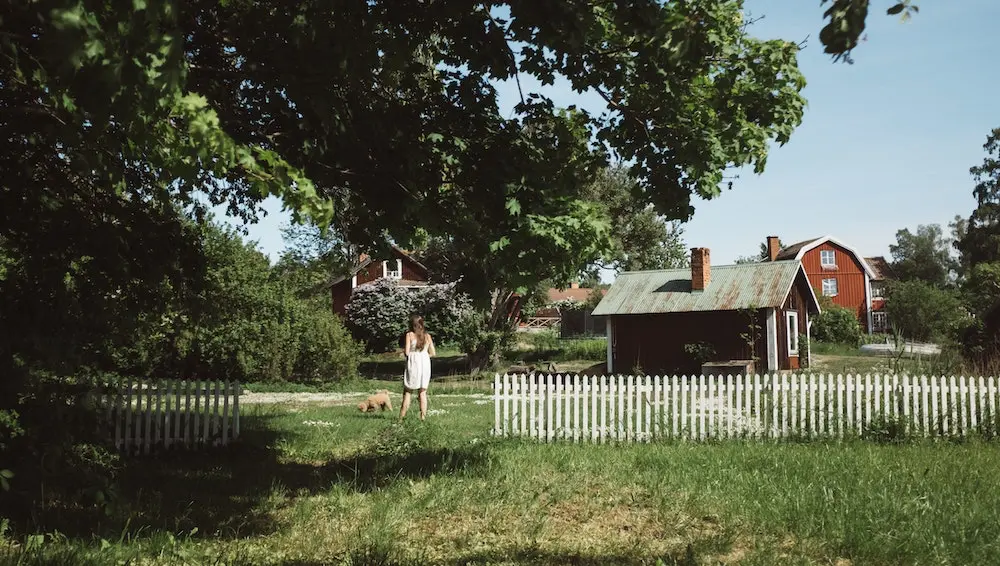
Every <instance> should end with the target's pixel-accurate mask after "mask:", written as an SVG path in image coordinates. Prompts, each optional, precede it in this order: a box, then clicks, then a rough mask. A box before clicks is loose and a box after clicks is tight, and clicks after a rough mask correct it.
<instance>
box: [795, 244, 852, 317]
mask: <svg viewBox="0 0 1000 566" xmlns="http://www.w3.org/2000/svg"><path fill="white" fill-rule="evenodd" d="M822 250H833V251H834V260H835V261H836V263H837V269H824V268H823V267H822V266H821V265H820V252H821V251H822ZM802 267H803V268H805V270H806V276H808V277H809V284H810V285H812V288H813V289H815V290H816V296H817V297H818V296H821V295H822V294H823V280H824V279H836V280H837V295H836V296H835V297H831V299H833V303H834V304H836V305H840V306H842V307H847V308H849V309H851V310H853V311H854V312H855V314H856V315H857V317H858V321H859V322H860V323H861V328H863V329H864V330H865V331H866V332H867V331H868V311H867V304H866V300H865V271H864V268H863V267H862V266H861V264H860V263H859V260H858V259H857V258H855V257H854V254H852V253H851V252H849V251H847V250H846V249H845V248H843V247H841V246H838V245H836V244H831V243H830V242H824V243H823V244H821V245H819V246H816V247H815V248H813V249H811V250H809V251H808V252H806V253H805V254H803V255H802Z"/></svg>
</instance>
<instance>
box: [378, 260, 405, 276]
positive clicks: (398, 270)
mask: <svg viewBox="0 0 1000 566" xmlns="http://www.w3.org/2000/svg"><path fill="white" fill-rule="evenodd" d="M382 276H383V277H388V278H389V279H402V278H403V260H401V259H397V260H396V266H395V269H390V268H389V262H387V261H383V262H382Z"/></svg>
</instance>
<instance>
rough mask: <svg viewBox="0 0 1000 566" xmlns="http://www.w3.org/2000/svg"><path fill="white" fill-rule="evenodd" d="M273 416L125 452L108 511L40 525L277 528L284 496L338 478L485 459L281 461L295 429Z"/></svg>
mask: <svg viewBox="0 0 1000 566" xmlns="http://www.w3.org/2000/svg"><path fill="white" fill-rule="evenodd" d="M274 418H275V417H274V416H271V415H247V416H246V417H245V418H244V420H243V423H244V430H243V431H241V437H240V440H239V441H237V442H235V443H233V444H232V445H230V446H226V447H219V448H211V449H206V450H204V451H187V452H185V451H164V452H161V453H159V454H154V455H150V456H141V455H140V456H132V457H126V458H125V466H124V468H123V469H122V471H121V474H120V478H119V479H120V481H119V484H118V498H117V500H116V503H115V504H114V505H113V506H112V507H110V508H109V512H108V514H102V513H101V512H100V510H99V509H97V508H87V509H75V510H69V509H65V508H63V509H53V510H52V511H51V512H50V515H51V516H49V517H45V518H44V519H45V522H44V524H45V527H46V529H47V530H49V531H53V530H55V531H58V532H60V533H62V534H64V535H66V536H68V537H73V538H91V537H93V536H99V537H104V538H111V539H117V538H118V537H119V536H122V535H123V533H124V532H129V533H138V532H140V531H143V532H146V533H147V534H149V531H153V532H155V531H169V532H171V533H173V534H174V536H186V535H192V536H194V537H195V538H200V537H211V538H217V539H224V540H229V539H233V538H238V537H247V536H260V535H267V534H271V533H274V532H276V531H277V530H278V528H279V525H278V524H277V522H276V519H275V517H274V513H275V512H276V511H278V510H279V509H280V508H281V507H282V506H284V505H286V504H287V502H288V499H293V498H295V497H299V496H309V495H315V494H319V493H323V492H326V491H328V490H330V489H331V488H333V487H335V486H338V485H340V486H345V487H347V488H348V489H351V490H355V491H358V492H370V491H373V490H376V489H381V488H385V487H388V486H390V485H392V484H394V483H396V482H398V481H407V480H410V479H418V478H426V477H429V476H431V475H433V474H449V473H459V472H468V471H473V472H474V471H476V470H478V469H482V464H483V463H484V461H485V453H484V451H483V449H482V448H481V447H477V446H469V447H468V448H462V449H447V448H426V447H419V446H418V447H416V448H413V449H411V450H409V451H399V452H398V453H387V454H386V453H383V454H375V453H372V454H364V455H359V456H356V457H351V458H344V459H333V460H328V461H320V462H313V463H304V462H288V461H283V460H282V458H281V457H280V451H279V450H278V448H277V446H278V445H279V444H280V443H285V442H294V439H295V437H296V436H297V434H296V433H294V432H292V431H284V430H282V431H279V430H277V428H276V427H275V426H274V425H273V424H272V423H271V422H270V421H271V420H272V419H274ZM275 494H277V495H278V497H272V495H275ZM195 529H197V530H196V531H195Z"/></svg>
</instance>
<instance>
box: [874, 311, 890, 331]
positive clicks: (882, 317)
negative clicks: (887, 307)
mask: <svg viewBox="0 0 1000 566" xmlns="http://www.w3.org/2000/svg"><path fill="white" fill-rule="evenodd" d="M887 330H889V317H888V316H887V315H886V312H885V311H875V312H873V313H872V332H886V331H887Z"/></svg>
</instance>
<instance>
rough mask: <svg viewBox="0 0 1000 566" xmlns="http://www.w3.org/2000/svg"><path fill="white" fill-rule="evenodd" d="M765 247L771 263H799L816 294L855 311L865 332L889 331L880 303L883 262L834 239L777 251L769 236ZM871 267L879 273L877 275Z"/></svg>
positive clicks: (775, 241)
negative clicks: (786, 261)
mask: <svg viewBox="0 0 1000 566" xmlns="http://www.w3.org/2000/svg"><path fill="white" fill-rule="evenodd" d="M767 247H768V255H769V256H770V258H771V260H772V261H783V260H796V261H801V262H802V266H803V267H804V268H805V271H806V275H807V276H808V277H809V283H810V284H811V285H812V287H813V288H814V289H816V292H817V293H821V294H823V295H825V296H827V297H830V299H831V300H832V301H833V303H834V304H836V305H840V306H843V307H847V308H849V309H851V310H852V311H854V313H855V314H856V315H857V317H858V322H860V323H861V328H862V329H864V331H865V332H867V333H869V334H870V333H872V332H873V331H880V330H884V329H886V328H887V327H888V321H887V320H886V316H885V311H884V310H883V308H884V300H883V299H882V290H883V286H884V282H885V278H886V276H887V272H888V263H887V262H886V261H885V258H883V257H877V258H865V257H863V256H862V255H861V254H860V253H859V252H858V251H857V250H856V249H854V248H853V247H851V246H849V245H847V244H846V243H844V242H842V241H840V240H838V239H836V238H834V237H833V236H823V237H822V238H812V239H809V240H805V241H802V242H798V243H797V244H792V245H791V246H788V247H786V248H783V249H778V237H777V236H769V237H768V238H767ZM873 264H876V265H877V266H878V267H880V269H879V270H878V271H876V269H875V268H874V267H873Z"/></svg>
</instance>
